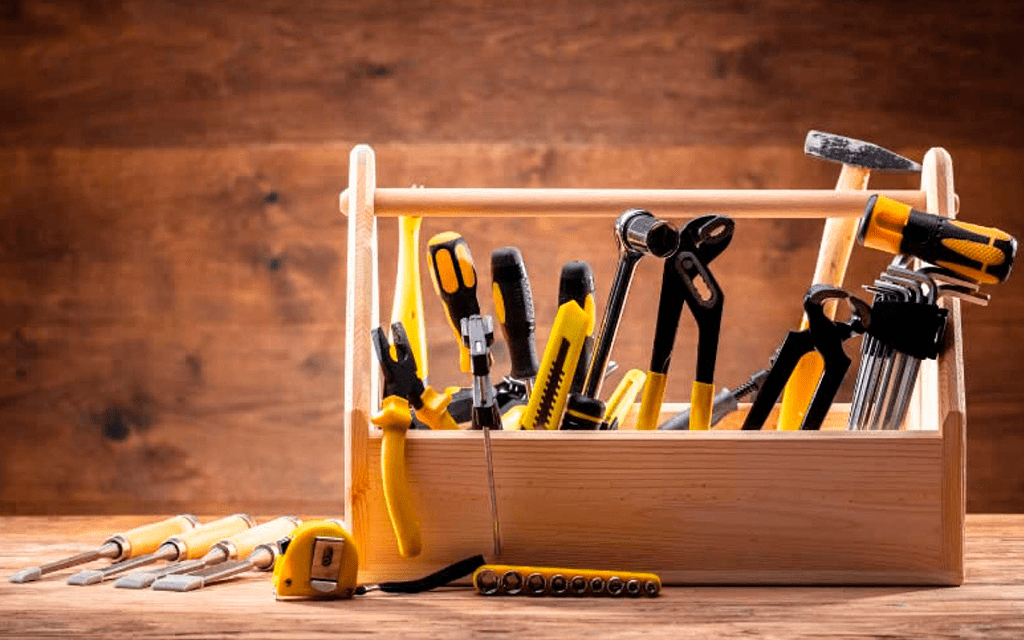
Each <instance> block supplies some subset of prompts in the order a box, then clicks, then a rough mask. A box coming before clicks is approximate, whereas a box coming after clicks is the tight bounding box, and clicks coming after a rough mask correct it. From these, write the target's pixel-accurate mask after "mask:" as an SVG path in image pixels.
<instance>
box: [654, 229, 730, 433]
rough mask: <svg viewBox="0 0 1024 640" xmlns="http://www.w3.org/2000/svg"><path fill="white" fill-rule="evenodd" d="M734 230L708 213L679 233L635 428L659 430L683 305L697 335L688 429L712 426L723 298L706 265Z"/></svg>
mask: <svg viewBox="0 0 1024 640" xmlns="http://www.w3.org/2000/svg"><path fill="white" fill-rule="evenodd" d="M735 228H736V223H735V222H733V220H732V218H728V217H726V216H718V215H706V216H701V217H699V218H694V219H693V220H691V221H690V222H688V223H687V224H686V226H684V227H683V228H682V229H680V230H679V250H678V251H677V252H676V253H675V255H674V256H672V258H671V259H668V260H665V269H664V272H663V275H662V280H661V300H660V301H659V303H658V324H657V328H656V329H655V332H654V347H653V349H652V350H651V368H650V370H649V371H648V373H647V382H646V384H645V386H644V396H643V401H642V402H641V404H640V416H639V418H638V420H637V429H655V428H657V426H658V417H659V414H660V412H661V402H662V400H663V398H664V397H665V383H666V380H667V374H668V367H669V362H670V361H671V359H672V347H673V345H674V344H675V340H676V331H677V330H678V328H679V318H680V316H681V315H682V312H683V305H684V304H685V305H686V306H688V307H689V308H690V312H691V313H692V314H693V318H694V320H696V322H697V329H698V331H699V333H698V338H697V373H696V376H695V377H694V381H693V393H692V396H691V398H690V403H691V412H690V428H691V429H708V428H710V424H711V406H712V401H713V396H714V388H715V387H714V379H715V361H716V359H717V354H718V337H719V333H720V331H721V327H722V307H723V304H724V302H725V294H724V293H723V291H722V288H721V287H720V286H719V285H718V281H716V280H715V277H714V276H713V275H712V274H711V271H710V269H709V268H708V265H709V264H710V263H711V261H712V260H714V259H715V258H717V257H718V256H719V255H721V253H722V252H723V251H725V249H726V247H728V246H729V243H730V242H731V241H732V237H733V232H734V231H735Z"/></svg>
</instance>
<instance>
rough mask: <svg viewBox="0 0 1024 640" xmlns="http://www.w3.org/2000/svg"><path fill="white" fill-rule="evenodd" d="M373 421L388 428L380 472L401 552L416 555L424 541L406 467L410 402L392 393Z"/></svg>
mask: <svg viewBox="0 0 1024 640" xmlns="http://www.w3.org/2000/svg"><path fill="white" fill-rule="evenodd" d="M372 421H373V424H375V425H377V426H378V427H381V428H382V429H383V430H384V436H383V438H382V440H381V449H380V473H381V480H382V483H383V485H384V500H385V502H386V503H387V508H388V517H390V518H391V528H392V529H393V530H394V532H395V540H396V542H397V543H398V553H399V555H401V556H402V557H403V558H414V557H416V556H418V555H419V554H420V551H422V550H423V541H422V539H421V537H420V522H419V519H418V518H417V517H416V509H415V507H414V506H413V502H412V493H411V492H410V491H409V476H408V473H407V471H406V466H405V435H406V433H407V432H408V431H409V425H410V424H412V414H411V413H410V408H409V403H408V402H407V401H406V400H405V399H404V398H399V397H398V396H388V397H387V398H384V401H383V402H382V403H381V410H380V412H379V413H377V414H376V415H375V416H373V418H372Z"/></svg>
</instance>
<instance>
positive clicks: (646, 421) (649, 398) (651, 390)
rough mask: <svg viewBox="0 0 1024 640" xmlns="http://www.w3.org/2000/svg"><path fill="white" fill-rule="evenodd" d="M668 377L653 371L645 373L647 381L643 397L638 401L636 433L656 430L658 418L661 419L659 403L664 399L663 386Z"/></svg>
mask: <svg viewBox="0 0 1024 640" xmlns="http://www.w3.org/2000/svg"><path fill="white" fill-rule="evenodd" d="M666 382H668V376H666V375H665V374H664V373H657V372H655V371H648V372H647V381H646V382H645V383H644V397H643V399H642V400H641V401H640V415H638V416H637V419H636V428H637V430H638V431H650V430H651V429H657V428H658V418H659V417H661V403H662V401H663V400H664V399H665V384H666Z"/></svg>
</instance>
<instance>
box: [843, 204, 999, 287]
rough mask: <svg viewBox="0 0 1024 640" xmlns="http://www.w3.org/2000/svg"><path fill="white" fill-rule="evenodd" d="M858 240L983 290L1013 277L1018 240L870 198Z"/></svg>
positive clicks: (990, 228)
mask: <svg viewBox="0 0 1024 640" xmlns="http://www.w3.org/2000/svg"><path fill="white" fill-rule="evenodd" d="M857 240H858V241H859V242H860V243H861V244H862V245H864V246H865V247H869V248H871V249H877V250H879V251H886V252H888V253H894V254H896V253H902V254H906V255H908V256H913V257H915V258H920V259H921V260H924V261H925V262H930V263H932V264H934V265H937V266H940V267H942V268H944V269H948V270H950V271H952V272H954V273H956V274H959V275H961V276H964V277H966V278H970V279H971V280H975V281H977V282H979V283H981V284H996V283H999V282H1003V281H1004V280H1006V279H1007V278H1008V277H1009V276H1010V270H1011V269H1012V267H1013V259H1014V257H1015V256H1016V255H1017V240H1016V238H1014V237H1013V236H1011V235H1010V234H1008V233H1006V232H1005V231H1002V230H1000V229H996V228H994V227H983V226H981V225H977V224H971V223H969V222H960V221H959V220H951V219H949V218H946V217H943V216H940V215H936V214H934V213H925V212H924V211H918V210H917V209H913V208H911V207H910V205H907V204H903V203H902V202H898V201H896V200H892V199H891V198H886V197H885V196H882V195H878V194H875V195H873V196H871V197H870V198H868V202H867V206H866V208H865V209H864V217H863V218H862V219H861V224H860V230H859V232H858V234H857Z"/></svg>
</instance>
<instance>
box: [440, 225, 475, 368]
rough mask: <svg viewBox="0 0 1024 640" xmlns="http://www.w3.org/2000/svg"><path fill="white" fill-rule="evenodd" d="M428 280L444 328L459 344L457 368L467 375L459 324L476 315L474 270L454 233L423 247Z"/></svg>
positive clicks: (466, 249) (466, 247)
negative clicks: (441, 311)
mask: <svg viewBox="0 0 1024 640" xmlns="http://www.w3.org/2000/svg"><path fill="white" fill-rule="evenodd" d="M427 251H428V252H429V255H430V280H431V282H433V283H434V291H436V292H437V295H439V296H440V297H441V301H442V302H443V303H444V313H445V316H446V317H447V318H448V326H450V327H451V328H452V331H453V332H454V333H455V340H456V342H458V344H459V367H460V368H461V369H462V371H463V372H465V373H469V372H470V363H469V348H468V347H467V346H466V345H465V344H464V343H463V341H462V320H463V319H464V318H468V317H469V316H472V315H479V314H480V303H479V302H477V299H476V267H474V266H473V254H471V253H470V252H469V245H468V244H467V243H466V241H465V239H463V237H462V236H461V235H459V234H458V233H456V232H454V231H445V232H442V233H439V234H437V235H436V236H434V237H433V238H431V239H430V241H429V242H428V243H427Z"/></svg>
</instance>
